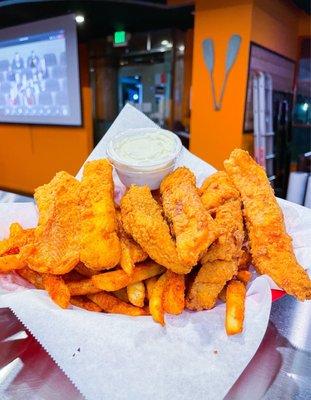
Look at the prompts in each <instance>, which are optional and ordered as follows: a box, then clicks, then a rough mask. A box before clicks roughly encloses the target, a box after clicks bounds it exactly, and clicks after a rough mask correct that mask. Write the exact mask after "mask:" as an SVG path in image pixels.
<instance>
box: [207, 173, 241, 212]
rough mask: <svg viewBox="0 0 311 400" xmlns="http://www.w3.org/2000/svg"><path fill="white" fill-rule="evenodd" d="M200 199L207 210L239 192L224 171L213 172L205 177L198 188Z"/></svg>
mask: <svg viewBox="0 0 311 400" xmlns="http://www.w3.org/2000/svg"><path fill="white" fill-rule="evenodd" d="M200 193H201V200H202V202H203V204H204V207H205V208H206V209H207V210H212V209H213V208H216V207H219V206H221V205H222V204H224V203H225V202H227V201H228V200H233V199H238V198H239V197H240V194H239V192H238V190H237V189H236V188H235V187H234V185H233V184H232V182H231V181H230V179H229V177H228V175H227V174H226V173H225V172H224V171H218V172H215V173H214V174H213V175H210V176H209V177H208V178H206V179H205V181H204V182H203V185H202V186H201V189H200Z"/></svg>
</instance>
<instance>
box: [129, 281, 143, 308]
mask: <svg viewBox="0 0 311 400" xmlns="http://www.w3.org/2000/svg"><path fill="white" fill-rule="evenodd" d="M145 294H146V288H145V285H144V282H135V283H131V284H130V285H128V286H127V295H128V299H129V301H130V303H132V304H133V305H134V306H137V307H143V306H144V302H145Z"/></svg>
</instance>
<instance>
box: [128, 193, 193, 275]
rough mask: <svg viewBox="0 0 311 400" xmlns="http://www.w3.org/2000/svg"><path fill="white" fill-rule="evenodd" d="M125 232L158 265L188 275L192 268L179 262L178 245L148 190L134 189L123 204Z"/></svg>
mask: <svg viewBox="0 0 311 400" xmlns="http://www.w3.org/2000/svg"><path fill="white" fill-rule="evenodd" d="M121 216H122V223H123V227H124V229H125V231H126V232H127V233H128V234H129V235H131V236H132V237H133V238H134V240H135V241H136V242H137V243H139V244H140V246H141V247H142V249H143V250H144V251H145V252H146V253H147V254H148V255H149V257H150V258H152V259H153V260H154V261H156V262H157V263H158V264H160V265H163V266H165V267H166V268H168V269H171V270H172V271H174V272H176V273H182V274H184V273H187V272H189V271H190V270H191V267H192V265H190V266H189V265H183V264H181V263H180V262H179V257H178V253H177V250H176V245H175V243H174V241H173V239H172V237H171V235H170V229H169V226H168V224H167V222H166V221H165V219H164V217H163V215H162V210H161V207H160V206H159V204H158V203H157V201H156V200H154V198H153V197H152V194H151V191H150V189H149V188H148V187H147V186H131V187H130V189H129V190H128V192H127V193H126V194H125V195H124V196H123V198H122V200H121Z"/></svg>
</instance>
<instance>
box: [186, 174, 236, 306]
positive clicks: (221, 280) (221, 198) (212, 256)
mask: <svg viewBox="0 0 311 400" xmlns="http://www.w3.org/2000/svg"><path fill="white" fill-rule="evenodd" d="M201 193H202V197H204V204H205V206H206V207H207V210H209V211H211V212H212V213H213V215H214V216H215V222H216V224H217V226H218V229H220V231H221V235H220V236H219V237H218V238H217V239H216V241H215V242H214V243H213V244H212V245H211V246H210V247H209V248H208V250H207V251H206V253H205V254H204V255H203V257H202V258H201V264H202V267H201V269H200V271H199V273H198V274H197V276H196V277H195V279H194V282H193V284H192V287H191V290H190V291H189V294H188V297H187V299H188V307H189V308H191V309H199V310H201V309H206V308H212V307H214V305H215V303H216V300H217V297H218V295H219V293H220V292H221V290H222V289H223V287H224V286H225V284H226V283H227V281H228V280H230V279H232V278H233V276H234V275H235V274H236V273H237V270H238V259H239V258H240V257H241V256H242V250H241V248H242V245H243V241H244V225H243V216H242V210H241V201H240V199H239V193H238V191H237V190H236V189H235V188H234V186H233V184H232V182H230V180H229V177H228V175H227V174H226V173H225V172H217V173H215V174H213V175H212V176H210V177H208V178H207V179H206V181H205V182H204V183H203V186H202V188H201ZM208 207H212V208H211V209H210V208H208ZM220 261H224V262H223V263H222V262H220Z"/></svg>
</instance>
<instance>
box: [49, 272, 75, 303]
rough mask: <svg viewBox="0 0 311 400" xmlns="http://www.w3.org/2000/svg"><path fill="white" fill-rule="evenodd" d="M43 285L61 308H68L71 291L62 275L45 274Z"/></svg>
mask: <svg viewBox="0 0 311 400" xmlns="http://www.w3.org/2000/svg"><path fill="white" fill-rule="evenodd" d="M43 285H44V288H45V290H46V291H47V292H48V293H49V295H50V297H51V299H52V300H53V301H54V303H56V304H57V305H59V306H60V307H61V308H67V307H68V306H69V302H70V292H69V289H68V287H67V285H66V284H65V282H64V281H63V279H62V278H61V277H60V276H55V275H50V274H44V275H43Z"/></svg>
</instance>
